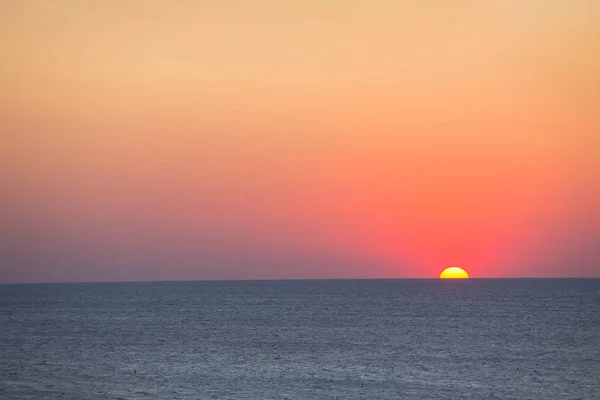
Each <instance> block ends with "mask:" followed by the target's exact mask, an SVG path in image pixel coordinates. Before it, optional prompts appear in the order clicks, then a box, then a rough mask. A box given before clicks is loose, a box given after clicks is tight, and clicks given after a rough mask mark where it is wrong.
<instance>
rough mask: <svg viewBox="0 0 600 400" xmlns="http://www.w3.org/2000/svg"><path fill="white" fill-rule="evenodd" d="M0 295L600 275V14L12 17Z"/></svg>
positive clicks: (219, 1) (90, 10) (114, 8)
mask: <svg viewBox="0 0 600 400" xmlns="http://www.w3.org/2000/svg"><path fill="white" fill-rule="evenodd" d="M0 50H1V54H2V56H1V59H0V71H1V74H0V87H1V88H2V90H0V135H1V136H0V166H1V168H0V184H1V186H0V282H24V281H114V280H179V279H261V278H360V277H365V278H368V277H397V278H420V277H424V278H425V277H436V276H438V274H439V272H440V271H441V270H442V269H443V268H445V267H447V266H448V265H452V264H456V265H460V266H462V267H463V268H465V269H466V270H467V271H469V273H470V275H471V276H472V277H523V276H527V277H531V276H535V277H537V276H539V277H558V276H597V277H598V276H600V251H599V248H600V2H599V1H596V0H571V1H563V0H495V1H494V0H489V1H483V0H478V1H475V0H470V1H467V0H455V1H422V0H410V1H409V0H407V1H391V0H390V1H383V0H379V1H378V0H356V1H351V0H343V1H342V0H318V1H317V0H308V1H293V2H292V1H289V2H288V1H275V0H270V1H268V0H253V1H246V0H244V1H242V0H238V1H234V0H205V1H166V0H165V1H159V0H155V1H151V0H139V1H135V0H129V1H128V0H119V1H116V0H114V1H111V0H107V1H103V2H100V1H82V0H57V1H42V0H39V1H35V0H18V1H17V0H7V1H3V2H2V4H1V5H0Z"/></svg>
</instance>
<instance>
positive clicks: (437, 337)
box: [0, 279, 600, 400]
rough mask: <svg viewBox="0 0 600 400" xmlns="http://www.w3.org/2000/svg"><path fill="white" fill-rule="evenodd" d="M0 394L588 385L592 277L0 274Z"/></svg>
mask: <svg viewBox="0 0 600 400" xmlns="http://www.w3.org/2000/svg"><path fill="white" fill-rule="evenodd" d="M0 398H1V399H5V400H8V399H19V400H25V399H256V400H266V399H282V400H283V399H344V400H347V399H478V400H480V399H535V400H540V399H600V279H469V280H290V281H220V282H148V283H83V284H82V283H77V284H75V283H72V284H19V285H0Z"/></svg>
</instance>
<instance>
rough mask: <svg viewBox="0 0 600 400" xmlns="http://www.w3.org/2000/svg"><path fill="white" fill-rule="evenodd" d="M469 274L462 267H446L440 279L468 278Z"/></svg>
mask: <svg viewBox="0 0 600 400" xmlns="http://www.w3.org/2000/svg"><path fill="white" fill-rule="evenodd" d="M468 277H469V274H468V273H467V271H465V270H464V269H462V268H460V267H450V268H446V269H445V270H443V271H442V273H441V274H440V279H467V278H468Z"/></svg>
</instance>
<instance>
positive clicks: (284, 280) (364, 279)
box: [0, 276, 600, 286]
mask: <svg viewBox="0 0 600 400" xmlns="http://www.w3.org/2000/svg"><path fill="white" fill-rule="evenodd" d="M517 279H523V280H534V279H539V280H542V279H600V276H551V277H544V276H529V277H526V276H520V277H469V278H466V279H441V278H439V277H429V278H248V279H157V280H154V279H150V280H122V281H112V280H107V281H21V282H0V286H7V285H44V284H47V285H67V284H102V283H194V282H203V283H204V282H206V283H208V282H286V281H408V280H412V281H417V280H421V281H423V280H437V281H442V280H443V281H465V280H467V281H468V280H517Z"/></svg>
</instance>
